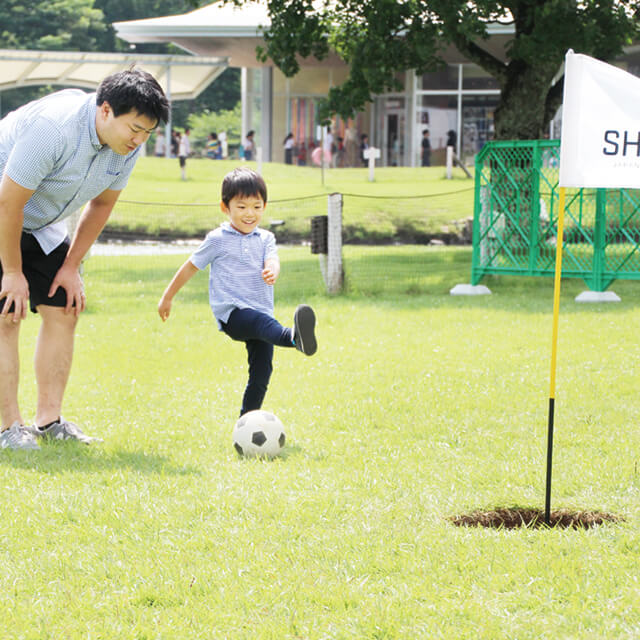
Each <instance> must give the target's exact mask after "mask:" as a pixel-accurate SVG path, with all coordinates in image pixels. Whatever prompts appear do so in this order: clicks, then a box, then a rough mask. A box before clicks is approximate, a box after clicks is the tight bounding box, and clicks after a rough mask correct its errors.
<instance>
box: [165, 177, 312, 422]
mask: <svg viewBox="0 0 640 640" xmlns="http://www.w3.org/2000/svg"><path fill="white" fill-rule="evenodd" d="M266 206H267V187H266V185H265V182H264V180H263V179H262V177H261V176H260V175H258V174H257V173H256V172H255V171H252V170H251V169H247V168H244V167H242V168H238V169H235V170H234V171H232V172H231V173H229V174H227V175H226V176H225V178H224V180H223V182H222V202H221V203H220V208H221V209H222V212H223V213H224V214H225V215H227V216H228V218H229V220H228V221H226V222H223V223H222V224H221V225H220V226H219V227H218V228H217V229H214V230H213V231H210V232H209V233H208V234H207V237H206V238H205V239H204V241H203V242H202V244H201V245H200V247H199V248H198V249H197V250H196V252H195V253H194V254H193V255H192V256H191V257H190V258H189V259H188V260H187V261H186V262H185V263H184V264H183V265H182V267H180V269H178V271H177V272H176V274H175V275H174V277H173V279H172V280H171V282H170V283H169V285H168V286H167V288H166V290H165V292H164V294H163V295H162V298H161V300H160V303H159V304H158V313H159V315H160V318H162V320H163V321H165V320H167V318H168V317H169V314H170V312H171V303H172V300H173V297H174V296H175V295H176V293H178V291H179V290H180V289H181V288H182V287H183V286H184V285H185V284H186V283H187V282H188V281H189V280H190V279H191V278H192V277H193V275H194V274H196V273H197V272H198V270H200V269H204V268H205V267H206V266H207V265H210V267H211V269H210V274H209V304H210V305H211V310H212V311H213V314H214V316H215V318H216V321H217V324H218V328H219V329H220V330H221V331H224V332H225V333H226V334H227V335H228V336H229V337H230V338H231V339H233V340H239V341H241V342H244V343H245V345H246V348H247V354H248V361H249V381H248V383H247V386H246V389H245V392H244V397H243V399H242V409H241V410H240V415H243V414H245V413H247V411H252V410H254V409H260V407H261V406H262V401H263V400H264V397H265V394H266V392H267V386H268V384H269V379H270V378H271V373H272V371H273V366H272V361H273V347H274V345H276V346H279V347H295V348H296V349H298V351H302V353H304V354H305V355H308V356H310V355H313V354H314V353H315V352H316V349H317V343H316V338H315V322H316V320H315V314H314V312H313V309H312V308H311V307H309V306H307V305H300V306H298V308H297V309H296V312H295V315H294V319H293V328H288V327H283V326H282V325H281V324H280V323H279V322H278V321H277V320H276V319H275V318H274V317H273V285H274V284H275V282H276V280H277V279H278V275H279V274H280V261H279V259H278V253H277V248H276V241H275V236H274V235H273V233H271V232H270V231H266V230H265V229H260V228H259V227H258V224H259V223H260V221H261V220H262V216H263V214H264V210H265V208H266Z"/></svg>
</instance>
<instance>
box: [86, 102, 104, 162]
mask: <svg viewBox="0 0 640 640" xmlns="http://www.w3.org/2000/svg"><path fill="white" fill-rule="evenodd" d="M97 112H98V105H97V104H96V94H95V93H90V94H89V95H88V96H87V113H88V115H89V138H90V139H91V145H92V146H93V148H94V149H95V150H96V151H100V149H102V147H103V146H104V145H103V144H102V143H101V142H100V139H99V138H98V132H97V131H96V113H97Z"/></svg>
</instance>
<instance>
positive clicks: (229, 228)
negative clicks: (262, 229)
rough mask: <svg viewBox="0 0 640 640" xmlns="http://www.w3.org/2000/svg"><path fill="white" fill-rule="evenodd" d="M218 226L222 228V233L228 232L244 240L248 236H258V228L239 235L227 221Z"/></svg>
mask: <svg viewBox="0 0 640 640" xmlns="http://www.w3.org/2000/svg"><path fill="white" fill-rule="evenodd" d="M220 226H221V227H222V229H223V231H229V232H230V233H235V234H236V235H237V236H243V237H245V238H246V237H248V236H253V235H258V234H259V232H258V228H259V227H255V229H254V230H253V231H252V232H251V233H241V232H240V231H238V230H237V229H234V228H233V227H232V226H231V223H230V222H228V221H225V222H223V223H222V224H221V225H220Z"/></svg>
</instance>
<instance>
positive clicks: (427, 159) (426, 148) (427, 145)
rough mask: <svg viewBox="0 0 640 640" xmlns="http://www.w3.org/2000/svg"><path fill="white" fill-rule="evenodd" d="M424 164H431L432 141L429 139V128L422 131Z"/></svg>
mask: <svg viewBox="0 0 640 640" xmlns="http://www.w3.org/2000/svg"><path fill="white" fill-rule="evenodd" d="M421 146H422V166H423V167H430V166H431V141H430V140H429V129H424V130H423V132H422V144H421Z"/></svg>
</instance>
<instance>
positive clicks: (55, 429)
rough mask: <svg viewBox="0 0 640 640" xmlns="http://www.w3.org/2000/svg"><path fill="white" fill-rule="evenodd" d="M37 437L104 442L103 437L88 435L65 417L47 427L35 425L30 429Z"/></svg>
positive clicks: (89, 442) (87, 442)
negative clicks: (42, 427) (41, 427)
mask: <svg viewBox="0 0 640 640" xmlns="http://www.w3.org/2000/svg"><path fill="white" fill-rule="evenodd" d="M30 431H31V433H33V434H34V435H35V436H36V437H37V438H43V439H45V440H77V441H78V442H82V443H83V444H91V443H92V442H102V438H93V437H92V436H87V435H85V434H84V433H82V431H81V430H80V428H79V427H78V425H77V424H74V423H73V422H68V421H67V420H65V419H64V418H60V422H54V423H53V424H52V425H49V426H48V427H47V428H46V429H40V428H39V427H36V426H35V425H34V426H33V427H31V429H30Z"/></svg>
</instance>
